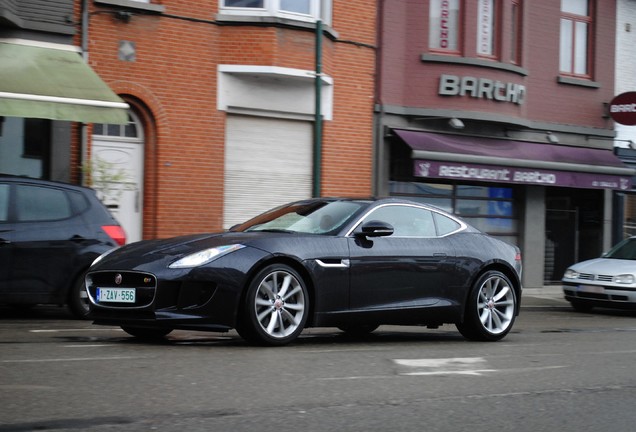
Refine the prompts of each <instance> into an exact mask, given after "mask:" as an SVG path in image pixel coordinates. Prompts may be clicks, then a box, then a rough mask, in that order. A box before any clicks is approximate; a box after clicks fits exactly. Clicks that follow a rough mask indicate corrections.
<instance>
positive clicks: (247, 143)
mask: <svg viewBox="0 0 636 432" xmlns="http://www.w3.org/2000/svg"><path fill="white" fill-rule="evenodd" d="M312 132H313V130H312V123H310V122H306V121H299V120H287V119H275V118H266V117H251V116H239V115H228V117H227V128H226V137H225V202H224V218H223V225H224V228H229V227H231V226H232V225H235V224H237V223H241V222H244V221H246V220H247V219H249V218H251V217H253V216H256V215H257V214H259V213H262V212H263V211H266V210H269V209H271V208H273V207H275V206H278V205H280V204H283V203H286V202H289V201H293V200H298V199H305V198H309V197H310V196H311V190H312V184H311V181H312Z"/></svg>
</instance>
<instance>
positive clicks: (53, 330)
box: [29, 328, 123, 333]
mask: <svg viewBox="0 0 636 432" xmlns="http://www.w3.org/2000/svg"><path fill="white" fill-rule="evenodd" d="M78 331H90V332H94V331H123V330H122V329H120V328H76V329H40V330H29V333H63V332H78Z"/></svg>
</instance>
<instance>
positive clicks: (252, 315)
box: [237, 264, 309, 345]
mask: <svg viewBox="0 0 636 432" xmlns="http://www.w3.org/2000/svg"><path fill="white" fill-rule="evenodd" d="M308 311H309V295H308V292H307V288H306V286H305V282H304V281H303V279H302V277H301V276H300V275H299V274H298V272H296V271H295V270H294V269H293V268H291V267H290V266H288V265H285V264H273V265H269V266H267V267H265V268H264V269H263V270H261V271H260V272H258V274H257V275H256V276H255V277H254V279H253V280H252V282H251V283H250V285H249V287H248V290H247V294H246V296H245V302H244V304H243V314H242V317H241V322H240V324H239V326H238V327H237V330H238V332H239V334H240V335H241V336H242V337H243V338H245V339H247V340H249V341H251V342H256V343H259V344H263V345H285V344H287V343H289V342H291V341H293V340H294V339H296V338H297V337H298V335H299V334H300V333H301V332H302V331H303V328H304V327H305V323H306V322H307V314H308Z"/></svg>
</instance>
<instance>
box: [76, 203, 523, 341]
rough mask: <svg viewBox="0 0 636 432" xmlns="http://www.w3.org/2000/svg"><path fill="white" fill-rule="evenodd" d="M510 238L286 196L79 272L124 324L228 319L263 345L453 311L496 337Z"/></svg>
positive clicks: (514, 301) (379, 208) (205, 325)
mask: <svg viewBox="0 0 636 432" xmlns="http://www.w3.org/2000/svg"><path fill="white" fill-rule="evenodd" d="M520 275H521V257H520V252H519V249H518V248H517V247H515V246H511V245H509V244H507V243H504V242H502V241H500V240H497V239H495V238H493V237H490V236H488V235H486V234H484V233H482V232H480V231H478V230H477V229H475V228H473V227H471V226H469V225H467V224H466V223H465V222H463V221H462V220H460V219H458V218H456V217H455V216H453V215H450V214H448V213H445V212H443V211H442V210H439V209H437V208H435V207H431V206H427V205H424V204H420V203H416V202H411V201H406V200H400V199H391V198H387V199H377V200H376V199H338V198H316V199H310V200H306V201H299V202H294V203H291V204H287V205H284V206H281V207H278V208H275V209H273V210H271V211H269V212H267V213H264V214H262V215H260V216H257V217H255V218H254V219H252V220H250V221H248V222H245V223H244V224H242V225H238V226H235V227H233V228H232V229H230V230H229V231H228V232H224V233H218V234H197V235H188V236H182V237H176V238H170V239H164V240H148V241H141V242H137V243H133V244H130V245H127V246H124V247H121V248H119V249H116V250H115V251H113V252H111V253H107V254H104V255H102V256H101V257H100V258H98V259H97V260H96V261H95V263H94V264H93V266H92V267H91V269H90V271H89V272H88V274H87V276H86V288H87V291H88V294H89V299H90V303H91V312H90V317H91V318H93V319H94V321H95V323H96V324H107V325H118V326H121V327H122V328H123V329H124V330H125V331H126V332H128V333H129V334H131V335H133V336H137V337H142V338H152V337H162V336H164V335H166V334H168V333H169V332H170V331H172V330H173V329H183V330H210V331H227V330H230V329H232V328H235V329H236V330H237V331H238V333H239V334H240V335H241V336H242V337H243V338H245V339H247V340H249V341H252V342H255V343H259V344H265V345H283V344H286V343H289V342H291V341H293V340H294V339H295V338H296V337H297V336H298V335H299V334H300V333H301V332H302V330H303V329H304V328H306V327H338V328H340V329H341V330H343V331H345V332H351V333H354V334H355V333H367V332H371V331H373V330H375V329H376V328H377V327H378V326H379V325H381V324H392V325H424V326H428V327H433V328H434V327H436V326H439V325H441V324H444V323H454V324H455V325H456V326H457V328H458V329H459V331H460V332H461V333H462V335H464V336H465V337H466V338H468V339H471V340H485V341H494V340H499V339H501V338H503V337H504V336H505V335H506V334H507V333H508V332H509V331H510V329H511V328H512V325H513V323H514V320H515V317H516V316H517V314H518V313H519V302H520V299H521V283H520Z"/></svg>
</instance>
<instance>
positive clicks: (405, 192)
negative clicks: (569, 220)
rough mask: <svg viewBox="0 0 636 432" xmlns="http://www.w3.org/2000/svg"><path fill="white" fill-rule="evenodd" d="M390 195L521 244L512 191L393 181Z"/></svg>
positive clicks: (471, 186)
mask: <svg viewBox="0 0 636 432" xmlns="http://www.w3.org/2000/svg"><path fill="white" fill-rule="evenodd" d="M390 195H392V196H400V197H405V198H407V199H410V200H413V201H417V202H422V203H426V204H430V205H434V206H436V207H439V208H442V209H443V210H446V211H447V212H449V213H452V214H455V215H458V216H461V218H462V219H463V220H465V221H466V222H468V223H469V224H471V225H472V226H474V227H475V228H477V229H479V230H481V231H483V232H486V233H488V234H491V235H495V236H497V237H498V238H500V239H502V240H505V241H508V242H510V243H513V244H518V237H517V236H518V231H519V221H518V215H517V207H516V205H515V199H514V189H513V188H511V187H493V186H479V185H461V184H459V185H452V184H436V183H420V182H401V181H391V182H390ZM437 229H438V230H439V229H440V225H439V223H438V225H437ZM439 234H440V235H443V233H442V232H440V233H439Z"/></svg>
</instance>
